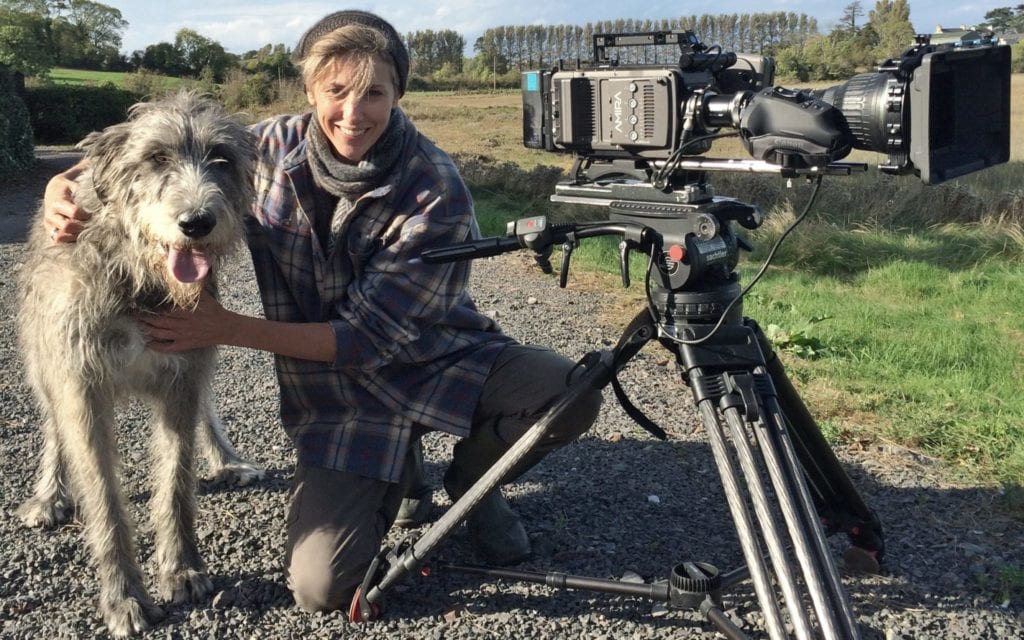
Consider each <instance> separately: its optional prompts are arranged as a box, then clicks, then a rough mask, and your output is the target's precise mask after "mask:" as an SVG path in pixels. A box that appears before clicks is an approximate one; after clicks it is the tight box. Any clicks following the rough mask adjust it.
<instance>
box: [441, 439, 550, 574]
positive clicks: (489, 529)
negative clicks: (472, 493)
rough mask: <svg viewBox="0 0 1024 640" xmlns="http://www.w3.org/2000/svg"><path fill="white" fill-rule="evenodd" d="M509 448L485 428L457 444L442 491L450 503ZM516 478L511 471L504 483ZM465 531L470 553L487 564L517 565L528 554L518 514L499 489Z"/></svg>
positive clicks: (469, 520) (479, 506)
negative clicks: (473, 553) (446, 494)
mask: <svg viewBox="0 0 1024 640" xmlns="http://www.w3.org/2000/svg"><path fill="white" fill-rule="evenodd" d="M508 447H509V445H508V444H507V443H505V442H503V441H502V440H501V439H500V438H498V437H497V435H496V434H494V433H493V431H492V430H491V429H488V428H482V429H477V430H476V431H474V432H473V433H472V434H470V435H469V437H467V438H463V439H462V440H460V441H458V442H457V443H456V444H455V451H454V455H453V456H452V463H451V464H450V465H449V466H448V470H447V471H445V474H444V490H445V491H446V492H447V493H448V496H449V497H450V498H451V499H452V501H453V502H454V501H456V500H458V499H459V498H461V497H462V496H463V494H465V493H466V491H468V490H469V488H470V487H471V486H473V483H475V482H476V480H477V479H478V478H480V476H482V475H484V474H485V473H486V472H487V470H488V469H490V468H491V465H492V464H493V462H494V461H495V460H497V459H498V458H500V457H501V455H502V454H504V453H505V451H506V450H507V449H508ZM530 463H532V461H530V462H528V463H527V464H528V465H530V466H532V464H530ZM526 468H529V467H528V466H527V467H526ZM520 473H521V472H520ZM518 475H519V474H518V473H515V472H513V473H511V474H509V477H506V478H505V481H508V480H510V479H512V478H515V477H517V476H518ZM466 528H467V529H468V531H469V540H470V543H471V544H472V546H473V551H474V552H475V553H476V555H477V557H478V558H480V560H482V561H483V562H485V563H486V564H491V565H497V566H507V565H512V564H517V563H519V562H521V561H523V560H525V559H526V558H527V557H528V556H529V555H530V553H531V549H530V538H529V536H527V534H526V528H525V527H523V523H522V522H521V521H520V520H519V514H517V513H516V512H515V510H514V509H513V508H512V506H511V505H509V503H508V501H506V500H505V496H503V495H502V494H501V488H500V486H499V487H495V488H494V489H492V490H491V491H490V492H489V493H488V494H487V495H486V496H484V497H483V498H482V499H481V500H480V502H479V503H478V504H477V505H476V507H475V508H474V509H473V511H472V512H471V513H470V514H469V517H467V518H466Z"/></svg>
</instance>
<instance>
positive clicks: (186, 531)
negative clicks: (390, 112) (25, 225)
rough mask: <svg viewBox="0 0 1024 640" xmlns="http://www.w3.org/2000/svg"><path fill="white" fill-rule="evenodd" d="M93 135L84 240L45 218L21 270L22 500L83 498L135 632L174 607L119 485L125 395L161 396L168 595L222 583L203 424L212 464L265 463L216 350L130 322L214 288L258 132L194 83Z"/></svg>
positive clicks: (104, 571)
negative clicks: (209, 556) (199, 543)
mask: <svg viewBox="0 0 1024 640" xmlns="http://www.w3.org/2000/svg"><path fill="white" fill-rule="evenodd" d="M81 146H82V148H83V149H85V157H86V159H87V161H88V168H87V169H86V170H85V171H84V172H83V174H82V176H81V178H80V179H79V181H78V182H79V186H78V189H77V191H76V196H75V198H76V202H78V204H79V206H81V207H82V208H83V209H84V210H85V211H87V212H89V213H91V214H92V218H91V220H90V222H89V224H88V225H87V226H86V229H85V231H83V232H82V234H81V235H80V236H79V238H78V242H77V243H74V244H62V245H54V244H53V243H52V242H51V240H50V238H49V237H47V230H46V229H44V228H43V227H44V225H43V223H42V222H41V221H38V220H37V221H36V223H35V224H34V227H33V229H32V232H31V236H30V238H29V245H28V246H29V252H28V258H27V260H26V263H25V265H24V267H23V268H22V271H21V274H22V275H21V282H20V298H19V310H18V324H19V331H20V334H19V336H20V341H21V348H22V354H23V357H24V361H25V366H26V369H27V374H28V381H29V383H30V384H31V386H32V388H33V390H34V391H35V394H36V396H37V399H38V401H39V405H40V409H41V413H42V417H43V451H42V458H41V462H40V467H39V472H38V478H37V484H36V490H35V494H34V496H33V497H32V498H30V499H29V500H28V501H27V502H26V503H25V504H24V505H22V507H21V509H20V510H19V513H20V515H21V518H22V520H23V521H24V522H25V523H26V524H29V525H33V526H39V525H53V524H56V523H58V522H59V521H61V520H62V519H66V518H67V517H68V515H69V510H70V505H71V499H72V498H73V499H74V503H75V505H76V506H77V508H78V509H79V512H80V515H81V516H82V519H83V520H84V524H85V531H86V539H87V541H88V544H89V547H90V549H91V551H92V554H93V557H94V560H95V562H96V564H97V565H98V570H99V571H98V574H99V581H100V611H101V613H102V615H103V619H104V621H105V622H106V624H107V627H108V628H109V629H110V631H111V632H112V633H113V634H114V635H118V636H123V635H128V634H131V633H133V632H138V631H141V630H143V629H146V628H148V627H149V626H151V625H152V624H153V623H155V622H156V621H158V620H159V619H160V618H161V617H162V615H163V614H162V611H161V610H160V608H159V607H157V606H156V605H155V604H154V603H153V600H152V599H151V598H150V596H149V594H148V593H147V591H146V589H145V587H144V586H143V579H142V573H141V571H140V569H139V565H138V562H137V560H136V551H135V544H134V540H133V532H132V527H131V524H130V520H129V517H128V513H127V511H126V509H125V504H124V498H123V496H122V492H121V488H120V485H119V483H118V477H117V476H118V449H117V443H116V442H115V426H114V408H115V405H117V404H118V403H119V402H121V401H123V400H126V399H127V398H128V397H129V396H135V397H139V398H142V399H144V400H146V401H148V402H149V403H150V404H151V405H152V408H153V418H154V420H153V422H154V425H153V434H152V441H153V450H152V452H151V453H152V459H153V461H152V467H153V491H152V500H151V505H150V506H151V510H152V521H153V531H154V538H155V553H156V556H155V557H156V560H157V567H158V572H159V576H158V585H159V594H160V596H161V597H163V598H166V599H170V600H173V601H175V602H181V601H186V600H192V601H195V600H199V599H201V598H203V597H205V596H206V595H207V594H208V593H209V592H210V590H211V589H212V585H211V582H210V579H209V578H208V577H207V576H206V573H205V566H204V564H203V561H202V559H201V558H200V556H199V552H198V549H197V547H196V537H195V527H194V525H195V514H196V507H195V471H194V463H193V458H194V451H195V442H196V440H195V435H196V432H197V429H196V427H197V424H200V423H202V424H203V428H202V429H200V430H199V431H200V433H201V437H200V440H201V444H202V448H203V449H204V453H205V454H206V456H207V457H208V458H209V460H210V462H211V464H212V466H213V470H214V472H215V473H219V474H220V475H221V476H224V475H227V476H233V477H234V478H235V479H236V480H240V481H243V482H244V481H247V480H251V479H253V478H254V477H258V476H259V475H261V474H262V470H261V469H259V468H258V467H256V466H254V465H251V464H250V463H247V462H245V461H243V460H241V459H239V458H238V456H237V454H236V453H235V452H234V450H233V448H232V447H231V444H230V443H229V442H228V440H227V439H226V438H225V436H224V434H223V432H222V429H221V426H220V421H219V420H218V418H217V413H216V410H215V409H214V406H213V398H212V389H211V384H210V380H211V376H212V374H213V370H214V365H215V359H216V353H215V349H213V348H209V349H199V350H195V351H190V352H186V353H182V354H173V355H168V354H161V353H157V352H155V351H152V350H150V349H147V348H146V339H145V337H144V336H143V334H142V333H141V332H140V330H139V329H138V328H137V326H136V324H135V323H134V322H133V320H132V318H133V316H135V315H137V314H141V313H146V312H151V311H161V310H166V309H169V308H171V307H183V308H188V307H192V306H194V305H195V304H196V302H197V301H198V299H199V294H200V292H201V291H202V290H203V289H204V288H206V289H207V290H210V291H213V290H214V289H215V283H214V273H215V272H216V270H217V268H218V266H219V264H220V262H221V260H222V259H223V258H224V257H225V256H226V255H227V254H228V253H229V252H230V251H231V250H233V249H234V248H235V247H236V246H237V245H238V244H239V243H240V241H241V238H242V235H243V224H244V223H243V216H244V215H246V210H247V208H248V207H250V206H251V203H252V170H253V163H254V160H255V146H254V142H253V140H252V136H251V134H250V133H249V132H248V131H247V130H246V129H245V128H244V127H243V126H242V125H241V124H239V123H238V122H236V121H235V120H234V119H232V118H230V117H228V116H227V115H226V114H225V113H224V112H223V110H222V109H220V107H219V106H217V105H216V103H214V102H213V101H211V100H208V99H205V98H201V97H198V96H196V95H194V94H191V93H181V94H177V95H174V96H172V97H169V98H166V99H163V100H161V101H158V102H154V103H146V104H138V105H135V106H134V107H133V108H132V110H131V113H130V117H129V119H128V121H127V122H125V123H123V124H119V125H115V126H112V127H109V128H108V129H106V130H104V131H102V132H100V133H93V134H90V135H89V136H88V137H87V138H86V139H85V140H83V141H82V144H81ZM40 215H41V214H40ZM65 475H66V480H67V481H68V483H67V486H68V487H69V490H70V493H68V491H69V490H68V489H65Z"/></svg>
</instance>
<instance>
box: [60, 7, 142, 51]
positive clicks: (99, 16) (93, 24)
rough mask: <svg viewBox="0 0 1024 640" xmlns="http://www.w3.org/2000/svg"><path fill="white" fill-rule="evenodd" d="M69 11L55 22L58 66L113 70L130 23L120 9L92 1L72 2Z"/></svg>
mask: <svg viewBox="0 0 1024 640" xmlns="http://www.w3.org/2000/svg"><path fill="white" fill-rule="evenodd" d="M66 8H67V13H66V14H65V15H62V16H59V17H58V18H56V19H54V21H53V23H52V33H53V42H54V44H55V50H56V52H57V56H58V60H57V62H58V64H63V65H68V66H76V67H92V68H110V67H111V66H112V65H113V64H114V63H115V62H116V61H117V60H118V59H119V58H120V55H121V54H120V49H121V32H122V31H124V30H125V28H127V26H128V21H126V20H125V19H124V18H122V17H121V12H120V11H119V10H117V9H115V8H113V7H108V6H107V5H104V4H100V3H98V2H90V1H89V0H70V1H69V2H67V3H66Z"/></svg>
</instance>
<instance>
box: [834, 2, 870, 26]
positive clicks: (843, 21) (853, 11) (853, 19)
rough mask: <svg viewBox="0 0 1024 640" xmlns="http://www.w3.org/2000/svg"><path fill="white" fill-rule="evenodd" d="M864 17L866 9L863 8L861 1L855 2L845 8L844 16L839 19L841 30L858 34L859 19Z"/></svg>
mask: <svg viewBox="0 0 1024 640" xmlns="http://www.w3.org/2000/svg"><path fill="white" fill-rule="evenodd" d="M862 15H864V9H863V7H861V5H860V1H859V0H854V2H851V3H850V4H848V5H846V7H844V8H843V15H842V17H841V18H839V25H840V27H839V28H840V29H843V30H845V31H850V32H852V33H856V32H857V31H858V28H857V18H859V17H861V16H862Z"/></svg>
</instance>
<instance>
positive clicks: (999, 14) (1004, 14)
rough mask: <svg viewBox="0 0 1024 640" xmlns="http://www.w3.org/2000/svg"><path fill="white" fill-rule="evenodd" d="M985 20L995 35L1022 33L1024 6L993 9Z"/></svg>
mask: <svg viewBox="0 0 1024 640" xmlns="http://www.w3.org/2000/svg"><path fill="white" fill-rule="evenodd" d="M985 20H986V21H987V22H988V24H989V26H991V27H992V30H993V31H995V32H996V33H1024V4H1019V5H1017V6H1016V7H1000V8H998V9H993V10H991V11H989V12H988V13H986V14H985Z"/></svg>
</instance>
